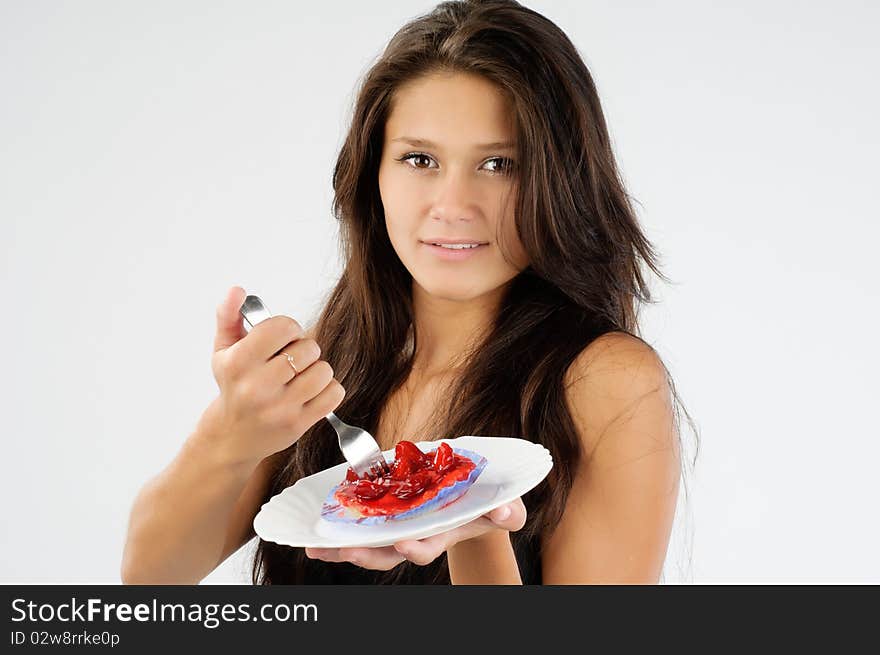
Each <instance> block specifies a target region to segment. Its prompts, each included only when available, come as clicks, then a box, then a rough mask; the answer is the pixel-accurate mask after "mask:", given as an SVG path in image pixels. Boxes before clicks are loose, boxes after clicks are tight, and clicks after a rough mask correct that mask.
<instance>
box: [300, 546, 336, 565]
mask: <svg viewBox="0 0 880 655" xmlns="http://www.w3.org/2000/svg"><path fill="white" fill-rule="evenodd" d="M306 557H309V558H311V559H320V560H323V561H325V562H342V561H343V560H342V559H341V558H340V556H339V548H306Z"/></svg>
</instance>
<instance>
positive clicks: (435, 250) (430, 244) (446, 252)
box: [420, 239, 489, 262]
mask: <svg viewBox="0 0 880 655" xmlns="http://www.w3.org/2000/svg"><path fill="white" fill-rule="evenodd" d="M435 243H478V244H480V245H478V246H477V247H476V248H462V249H461V250H450V249H449V248H442V247H440V246H435V245H434V244H435ZM420 245H421V246H422V247H423V248H425V249H426V250H427V251H428V252H429V253H431V254H432V255H434V256H436V257H437V258H438V259H442V260H445V261H452V262H457V261H461V260H463V259H470V258H471V257H474V256H476V255H478V254H479V253H481V252H483V251H484V250H486V248H488V247H489V244H488V243H484V242H481V241H474V240H472V239H436V240H431V241H421V242H420Z"/></svg>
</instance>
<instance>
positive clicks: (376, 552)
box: [306, 498, 526, 571]
mask: <svg viewBox="0 0 880 655" xmlns="http://www.w3.org/2000/svg"><path fill="white" fill-rule="evenodd" d="M525 523H526V507H525V505H524V504H523V502H522V499H520V498H517V499H516V500H514V501H512V502H509V503H505V504H504V505H501V506H500V507H496V508H495V509H493V510H492V511H491V512H489V513H487V514H483V515H482V516H480V517H479V518H476V519H474V520H473V521H471V522H469V523H465V524H464V525H460V526H459V527H457V528H453V529H452V530H447V531H446V532H441V533H440V534H436V535H434V536H433V537H426V538H424V539H407V540H404V541H398V542H396V543H395V544H394V545H393V546H380V547H367V548H306V555H307V556H308V557H311V558H312V559H320V560H324V561H325V562H351V563H352V564H356V565H357V566H360V567H362V568H365V569H374V570H377V571H388V570H390V569H393V568H394V567H395V566H397V565H398V564H400V563H401V562H403V561H405V560H409V561H410V562H413V563H414V564H418V565H420V566H424V565H426V564H430V563H431V562H433V561H434V560H435V559H437V558H438V557H440V555H442V554H443V553H444V552H446V551H447V550H448V549H449V548H452V547H453V546H454V545H455V544H457V543H459V542H461V541H467V540H468V539H477V538H479V537H482V536H483V535H485V534H486V533H488V532H490V531H493V530H507V531H508V532H516V531H517V530H520V529H521V528H522V527H523V526H524V525H525Z"/></svg>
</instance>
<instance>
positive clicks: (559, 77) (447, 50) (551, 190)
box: [252, 0, 674, 584]
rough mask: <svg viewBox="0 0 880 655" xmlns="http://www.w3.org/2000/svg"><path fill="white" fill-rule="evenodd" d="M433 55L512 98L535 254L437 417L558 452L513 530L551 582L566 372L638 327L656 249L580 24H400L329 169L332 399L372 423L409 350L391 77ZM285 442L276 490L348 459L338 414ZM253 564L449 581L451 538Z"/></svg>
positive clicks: (278, 578)
mask: <svg viewBox="0 0 880 655" xmlns="http://www.w3.org/2000/svg"><path fill="white" fill-rule="evenodd" d="M437 71H444V72H467V73H472V74H478V75H481V76H483V77H484V78H486V79H488V80H489V81H491V82H494V83H495V84H497V86H498V88H499V89H501V90H502V91H503V92H504V93H506V94H507V96H508V98H509V100H510V103H511V108H512V111H513V114H514V116H515V119H516V120H515V123H516V129H517V139H516V142H517V149H518V152H517V159H516V161H518V162H520V164H519V165H518V170H517V175H518V176H519V179H518V184H517V191H516V199H515V202H516V208H515V209H516V210H515V217H516V218H515V220H516V226H517V229H518V233H519V236H520V239H521V241H522V243H523V247H524V248H525V251H526V253H527V254H528V257H529V262H530V264H529V266H528V267H527V268H526V269H525V270H523V271H522V272H521V273H519V274H518V275H517V276H516V277H515V278H514V279H513V280H512V281H511V282H510V284H509V286H508V288H507V289H506V291H505V296H504V298H503V300H502V303H501V307H500V311H499V312H498V314H497V319H496V321H495V322H494V325H493V326H492V328H491V330H490V331H489V333H488V336H486V337H485V340H484V341H483V342H482V343H481V344H480V347H479V348H477V349H475V350H474V352H473V353H471V354H470V357H469V358H468V360H467V363H466V366H465V368H464V372H463V374H461V375H460V377H459V380H458V381H457V383H456V384H455V385H454V388H452V389H450V390H449V391H450V393H449V395H448V398H450V399H451V398H455V399H456V402H455V403H448V404H447V405H445V411H444V412H443V413H442V415H441V416H440V417H439V420H438V422H437V423H435V424H434V425H436V430H435V432H436V435H437V436H438V437H444V436H446V437H453V436H458V435H466V434H473V435H509V436H520V437H525V438H527V439H530V440H532V441H535V442H538V443H541V444H543V445H544V446H545V447H546V448H547V449H548V450H549V451H550V452H551V454H552V455H553V461H554V467H553V469H552V471H551V473H550V475H549V476H548V477H547V479H545V480H544V481H543V482H542V483H541V484H540V485H539V486H538V487H536V488H535V489H533V490H532V491H531V492H529V493H528V494H526V495H525V496H524V497H523V501H524V502H525V504H526V508H527V510H528V520H527V523H526V525H525V527H524V528H523V529H522V530H520V531H518V532H515V533H512V534H511V538H512V541H513V544H514V548H515V551H516V553H517V557H518V560H519V563H520V567H521V571H522V573H523V581H524V582H526V583H529V582H537V581H540V571H539V570H538V569H539V560H538V557H539V548H540V538H541V536H542V535H544V534H546V533H547V532H548V530H550V529H551V527H552V526H554V525H555V524H556V523H557V522H558V521H559V518H560V516H561V514H562V510H563V508H564V507H565V503H566V499H567V497H568V493H569V490H570V488H571V485H572V479H573V475H574V472H575V471H576V469H577V467H578V463H579V460H580V458H581V457H582V454H581V451H580V448H579V441H578V438H577V432H576V429H575V426H574V423H573V421H572V418H571V415H570V414H569V411H568V409H567V406H566V402H565V389H564V377H565V372H566V371H567V369H568V368H569V365H570V364H571V363H572V361H573V360H574V358H575V357H576V356H577V355H578V353H580V352H581V351H582V350H583V349H584V348H585V347H586V346H587V345H588V344H589V343H590V342H591V341H593V340H594V339H596V338H597V337H598V336H600V335H602V334H605V333H607V332H611V331H620V332H625V333H628V334H632V335H633V336H638V326H637V321H636V312H637V308H638V305H639V303H644V302H650V301H651V297H650V292H649V289H648V285H647V282H646V279H645V277H644V273H645V271H644V270H643V267H647V269H650V270H651V271H653V272H654V273H655V274H657V275H658V276H660V277H661V278H663V276H662V274H661V273H660V271H659V270H658V266H657V262H656V255H655V253H654V251H653V249H652V246H651V244H650V243H649V242H648V240H647V239H646V238H645V236H644V234H643V233H642V231H641V229H640V227H639V225H638V221H637V219H636V216H635V213H634V211H633V208H632V206H631V204H630V200H629V197H628V195H627V193H626V191H625V189H624V186H623V183H622V181H621V178H620V175H619V172H618V170H617V166H616V164H615V161H614V156H613V153H612V148H611V143H610V140H609V137H608V131H607V128H606V125H605V119H604V117H603V113H602V108H601V105H600V102H599V97H598V94H597V93H596V88H595V85H594V83H593V80H592V77H591V75H590V73H589V71H588V70H587V68H586V66H585V64H584V62H583V60H582V58H581V56H580V55H579V53H578V51H577V49H576V48H575V46H574V45H573V44H572V43H571V41H570V40H569V39H568V37H567V36H566V35H565V34H564V33H563V32H562V31H561V30H560V29H559V28H558V27H557V26H556V25H555V24H554V23H552V22H551V21H549V20H548V19H546V18H545V17H543V16H541V15H540V14H538V13H536V12H534V11H532V10H530V9H528V8H526V7H523V6H522V5H520V4H519V3H517V2H514V1H513V0H488V1H484V2H479V1H476V0H466V1H463V2H443V3H441V4H439V5H437V7H436V8H435V9H434V10H433V11H431V12H430V13H429V14H427V15H424V16H421V17H419V18H417V19H415V20H413V21H411V22H410V23H408V24H407V25H405V26H404V27H403V28H401V29H400V30H399V31H398V32H397V33H396V34H395V35H394V37H393V38H392V39H391V41H390V42H389V43H388V45H387V47H386V49H385V51H384V53H383V54H382V55H381V57H380V58H379V59H378V61H377V62H376V63H375V64H374V65H373V66H372V68H371V69H370V70H369V71H368V72H367V74H366V75H365V77H364V79H363V81H362V84H361V87H360V90H359V94H358V96H357V99H356V102H355V105H354V112H353V117H352V122H351V127H350V129H349V132H348V135H347V137H346V139H345V143H344V144H343V146H342V148H341V151H340V153H339V157H338V159H337V162H336V166H335V169H334V171H333V189H334V193H335V196H334V201H333V213H334V215H335V217H336V218H337V219H338V221H339V223H340V228H341V229H340V238H341V242H342V246H343V256H344V262H345V267H344V271H343V273H342V274H341V277H340V279H339V282H338V283H337V284H336V287H335V288H334V289H333V291H332V292H331V293H330V295H329V298H328V300H327V303H326V306H325V308H324V309H323V312H322V313H321V315H320V318H319V319H318V322H317V325H316V333H315V335H316V336H315V338H316V340H317V341H318V343H319V344H320V345H321V348H322V351H323V352H324V353H325V354H324V357H325V358H326V359H327V361H328V362H329V363H330V364H331V365H332V367H333V370H334V371H335V375H336V378H337V379H338V380H339V381H340V382H341V383H342V385H343V386H344V387H345V389H346V392H347V395H346V397H345V399H344V400H343V402H342V404H341V405H340V406H339V408H338V409H337V410H336V411H337V413H338V414H339V415H340V417H341V418H343V420H345V421H347V422H349V423H352V424H355V425H359V426H362V427H364V428H366V429H367V430H369V431H371V432H373V431H375V429H376V427H377V421H378V418H379V414H380V410H381V409H382V407H383V404H384V403H385V401H386V400H387V399H388V397H389V396H390V394H391V393H393V392H394V391H395V390H396V389H398V388H399V387H400V386H401V385H402V384H403V383H404V382H405V381H406V379H407V376H408V374H409V372H410V370H411V367H412V361H413V353H414V352H415V347H414V344H417V343H418V334H415V333H414V330H413V328H412V326H413V304H412V277H411V275H410V273H409V272H408V271H407V269H406V268H405V267H404V265H403V264H402V263H401V261H400V259H399V258H398V256H397V254H396V253H395V251H394V248H393V247H392V245H391V241H390V240H389V237H388V234H387V232H386V228H385V221H384V214H383V207H382V202H381V199H380V196H379V186H378V170H379V162H380V159H381V155H382V144H383V137H384V126H385V121H386V119H387V117H388V115H389V108H390V104H391V102H392V99H393V96H394V93H395V90H396V89H398V88H399V87H400V86H401V85H403V84H404V83H406V82H408V81H411V80H413V79H415V78H418V77H420V76H423V75H426V74H429V73H433V72H437ZM673 389H674V387H673ZM673 393H674V391H673ZM404 438H406V437H404ZM286 455H287V456H286V457H285V458H284V463H283V464H282V465H280V466H279V468H278V470H277V471H275V472H274V475H273V476H272V480H271V485H270V489H269V491H268V494H267V496H266V498H265V500H268V499H269V498H270V497H271V496H272V495H274V494H276V493H279V492H280V491H282V490H283V489H285V488H286V487H288V486H290V485H291V484H293V483H294V482H295V481H296V480H297V479H299V478H301V477H303V476H307V475H311V474H313V473H316V472H318V471H320V470H322V469H324V468H327V467H329V466H333V465H336V464H339V463H341V462H342V461H343V458H342V455H341V453H340V452H339V449H338V447H337V446H336V436H335V433H334V432H333V429H332V428H331V427H330V425H329V424H328V423H327V422H326V421H319V422H318V423H317V424H316V425H315V426H313V427H312V428H311V429H310V430H309V431H308V432H307V433H306V434H305V435H304V436H303V437H302V438H300V439H299V441H298V442H297V443H295V444H294V445H293V446H291V447H290V448H289V449H288V451H287V452H286ZM252 576H253V581H254V583H255V584H292V583H306V582H368V583H412V582H419V583H448V582H449V571H448V566H447V563H446V557H445V555H444V556H442V557H440V558H438V559H437V560H435V561H434V562H433V563H432V564H430V565H428V566H425V567H420V566H417V565H415V564H412V563H410V562H404V563H403V564H400V565H399V566H397V567H395V568H394V569H392V570H391V571H368V570H365V569H361V568H359V567H356V566H354V565H352V564H348V563H338V564H332V563H326V562H322V561H315V560H311V559H309V558H307V557H306V556H305V553H304V551H303V549H301V548H291V547H287V546H281V545H278V544H275V543H271V542H265V541H262V540H260V542H259V545H258V547H257V552H256V555H255V558H254V563H253V572H252Z"/></svg>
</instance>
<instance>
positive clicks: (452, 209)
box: [431, 171, 479, 223]
mask: <svg viewBox="0 0 880 655" xmlns="http://www.w3.org/2000/svg"><path fill="white" fill-rule="evenodd" d="M478 213H479V209H478V203H477V194H476V192H475V190H474V188H473V187H472V186H471V180H470V179H469V178H468V175H467V172H465V171H460V172H457V173H456V172H452V171H450V172H449V173H448V174H447V175H445V176H444V177H443V178H442V180H441V181H439V182H438V183H437V186H436V196H435V198H434V202H433V203H432V205H431V219H432V220H435V221H442V222H447V223H453V222H457V221H472V220H474V219H475V218H476V217H477V215H478Z"/></svg>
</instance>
